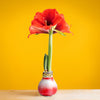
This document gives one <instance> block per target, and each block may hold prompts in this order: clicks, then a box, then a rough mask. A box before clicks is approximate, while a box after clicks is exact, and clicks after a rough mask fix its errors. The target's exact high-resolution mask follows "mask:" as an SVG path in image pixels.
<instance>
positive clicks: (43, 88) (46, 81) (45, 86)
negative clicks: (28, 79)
mask: <svg viewBox="0 0 100 100" xmlns="http://www.w3.org/2000/svg"><path fill="white" fill-rule="evenodd" d="M38 91H39V93H40V94H41V95H43V96H52V95H54V94H55V93H56V92H57V84H56V82H55V80H54V79H53V77H47V78H44V77H43V78H42V80H41V81H40V83H39V86H38Z"/></svg>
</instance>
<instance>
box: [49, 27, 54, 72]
mask: <svg viewBox="0 0 100 100" xmlns="http://www.w3.org/2000/svg"><path fill="white" fill-rule="evenodd" d="M52 36H53V28H51V29H50V31H49V47H48V72H50V71H51V63H52Z"/></svg>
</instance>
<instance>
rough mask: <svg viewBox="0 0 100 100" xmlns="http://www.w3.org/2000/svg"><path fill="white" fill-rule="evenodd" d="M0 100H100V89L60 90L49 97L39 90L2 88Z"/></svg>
mask: <svg viewBox="0 0 100 100" xmlns="http://www.w3.org/2000/svg"><path fill="white" fill-rule="evenodd" d="M0 100H100V90H99V89H97V90H91V89H90V90H58V91H57V93H56V94H55V95H54V96H48V97H44V96H41V95H39V93H38V91H37V90H0Z"/></svg>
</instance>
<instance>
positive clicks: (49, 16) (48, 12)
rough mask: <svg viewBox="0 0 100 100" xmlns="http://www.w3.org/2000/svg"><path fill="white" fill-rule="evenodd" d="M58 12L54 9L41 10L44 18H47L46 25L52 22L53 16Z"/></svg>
mask: <svg viewBox="0 0 100 100" xmlns="http://www.w3.org/2000/svg"><path fill="white" fill-rule="evenodd" d="M57 14H58V12H57V11H56V9H46V10H45V11H44V12H43V16H44V17H45V20H47V21H48V22H47V25H50V24H53V23H52V20H53V19H54V18H55V16H56V15H57Z"/></svg>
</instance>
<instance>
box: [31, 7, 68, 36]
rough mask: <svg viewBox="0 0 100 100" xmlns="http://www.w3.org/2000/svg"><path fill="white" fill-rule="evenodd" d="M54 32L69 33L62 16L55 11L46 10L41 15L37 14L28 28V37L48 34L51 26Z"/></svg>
mask: <svg viewBox="0 0 100 100" xmlns="http://www.w3.org/2000/svg"><path fill="white" fill-rule="evenodd" d="M55 25H57V26H56V28H55V29H56V30H59V31H61V32H66V33H70V31H69V29H70V27H69V25H68V24H67V23H66V22H65V19H64V16H63V14H59V13H58V12H57V11H56V9H46V10H44V11H43V12H42V13H40V12H37V13H36V15H35V16H34V20H33V21H32V23H31V26H30V28H29V31H30V35H31V34H36V33H37V34H38V33H48V32H49V30H50V29H51V27H52V26H55Z"/></svg>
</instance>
